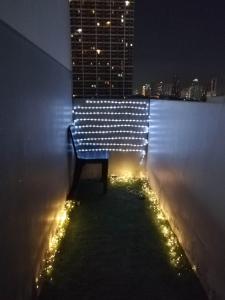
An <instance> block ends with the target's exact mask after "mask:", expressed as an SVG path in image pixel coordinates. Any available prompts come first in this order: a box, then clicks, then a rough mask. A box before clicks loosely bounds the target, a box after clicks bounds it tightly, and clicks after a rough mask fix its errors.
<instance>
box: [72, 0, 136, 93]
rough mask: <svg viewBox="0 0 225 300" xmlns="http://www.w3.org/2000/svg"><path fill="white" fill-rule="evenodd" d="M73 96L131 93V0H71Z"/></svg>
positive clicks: (132, 18)
mask: <svg viewBox="0 0 225 300" xmlns="http://www.w3.org/2000/svg"><path fill="white" fill-rule="evenodd" d="M70 11H71V40H72V62H73V97H78V98H86V97H100V98H101V97H102V98H112V97H116V98H117V97H118V98H120V97H127V96H130V95H132V85H133V59H132V58H133V44H134V0H130V1H124V0H122V1H121V0H114V1H113V0H71V1H70Z"/></svg>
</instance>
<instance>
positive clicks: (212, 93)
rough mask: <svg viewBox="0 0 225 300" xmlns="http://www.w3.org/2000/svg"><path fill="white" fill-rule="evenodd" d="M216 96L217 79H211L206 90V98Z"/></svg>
mask: <svg viewBox="0 0 225 300" xmlns="http://www.w3.org/2000/svg"><path fill="white" fill-rule="evenodd" d="M216 96H217V79H216V78H213V79H211V81H210V86H209V88H208V90H207V97H216Z"/></svg>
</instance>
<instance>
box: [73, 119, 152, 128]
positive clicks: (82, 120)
mask: <svg viewBox="0 0 225 300" xmlns="http://www.w3.org/2000/svg"><path fill="white" fill-rule="evenodd" d="M77 122H130V123H147V122H148V120H136V119H129V120H124V119H92V118H84V119H75V120H74V123H77ZM124 126H125V125H124Z"/></svg>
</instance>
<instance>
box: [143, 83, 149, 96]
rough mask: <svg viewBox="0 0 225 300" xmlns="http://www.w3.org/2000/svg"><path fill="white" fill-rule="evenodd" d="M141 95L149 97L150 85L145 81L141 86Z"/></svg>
mask: <svg viewBox="0 0 225 300" xmlns="http://www.w3.org/2000/svg"><path fill="white" fill-rule="evenodd" d="M141 95H142V96H144V97H149V98H150V97H151V85H150V83H146V84H144V85H143V86H142V89H141Z"/></svg>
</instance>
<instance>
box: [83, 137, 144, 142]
mask: <svg viewBox="0 0 225 300" xmlns="http://www.w3.org/2000/svg"><path fill="white" fill-rule="evenodd" d="M106 140H112V141H114V140H138V141H144V142H145V143H148V140H146V139H145V138H140V137H132V136H131V137H126V136H118V137H104V138H103V137H99V138H82V139H77V142H78V143H79V142H83V141H106Z"/></svg>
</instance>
